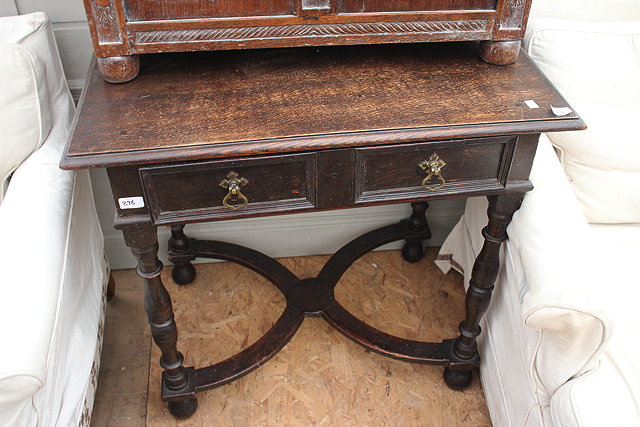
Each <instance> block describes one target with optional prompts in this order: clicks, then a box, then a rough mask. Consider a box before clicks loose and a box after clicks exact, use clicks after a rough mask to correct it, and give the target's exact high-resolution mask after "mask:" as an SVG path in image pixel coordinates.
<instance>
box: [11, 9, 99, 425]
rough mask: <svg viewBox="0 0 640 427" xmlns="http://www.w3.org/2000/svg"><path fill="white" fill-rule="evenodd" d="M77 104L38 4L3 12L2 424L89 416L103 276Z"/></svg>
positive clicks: (70, 421)
mask: <svg viewBox="0 0 640 427" xmlns="http://www.w3.org/2000/svg"><path fill="white" fill-rule="evenodd" d="M73 112H74V106H73V101H72V99H71V95H70V93H69V89H68V88H67V84H66V81H65V78H64V75H63V72H62V65H61V63H60V57H59V55H58V52H57V50H56V44H55V40H54V38H53V32H52V29H51V24H50V22H49V20H48V19H47V17H46V16H45V15H44V14H42V13H34V14H30V15H23V16H14V17H4V18H0V181H1V182H0V184H1V187H0V203H1V204H0V225H1V229H2V231H1V232H0V236H2V237H1V244H0V346H1V350H0V425H1V426H36V425H37V426H74V425H87V424H88V423H89V420H90V416H91V408H92V404H93V395H94V392H95V386H96V381H97V372H98V365H99V356H100V347H101V340H100V338H101V335H102V323H103V317H104V315H103V313H104V300H103V294H104V292H103V290H104V288H105V283H106V279H107V278H108V271H107V264H106V262H105V260H104V255H103V252H104V251H103V241H102V233H101V231H100V226H99V224H98V221H97V217H96V212H95V208H94V204H93V197H92V192H91V185H90V182H89V176H88V174H87V172H86V171H84V172H81V173H73V172H70V171H63V170H61V169H59V167H58V164H59V162H60V158H61V155H62V150H63V148H64V145H65V143H66V138H67V136H68V133H69V129H70V126H71V121H72V118H73Z"/></svg>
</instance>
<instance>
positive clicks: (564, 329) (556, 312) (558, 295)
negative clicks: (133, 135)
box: [507, 135, 610, 394]
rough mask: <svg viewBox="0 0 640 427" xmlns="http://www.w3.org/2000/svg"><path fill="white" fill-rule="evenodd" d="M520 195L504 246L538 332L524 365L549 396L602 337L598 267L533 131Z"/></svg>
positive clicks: (587, 364)
mask: <svg viewBox="0 0 640 427" xmlns="http://www.w3.org/2000/svg"><path fill="white" fill-rule="evenodd" d="M531 181H532V182H533V184H534V186H535V189H534V190H533V191H532V192H530V193H529V194H527V196H526V197H525V200H524V202H523V204H522V208H521V209H520V210H519V211H518V212H517V213H516V215H514V218H513V221H512V223H511V225H510V226H509V228H508V230H507V232H508V234H509V243H508V245H509V251H510V254H511V255H512V256H514V257H517V258H518V260H519V261H520V262H521V263H522V266H523V272H524V276H525V277H526V284H527V288H526V289H522V290H521V296H522V306H521V316H522V321H523V322H524V324H525V325H526V326H527V327H528V328H531V329H535V330H537V331H539V333H540V336H539V341H538V345H537V348H535V349H531V350H532V352H533V360H532V362H533V363H532V368H533V370H534V374H535V376H536V377H537V379H538V380H539V381H540V384H541V385H542V386H543V387H544V388H545V389H546V391H547V392H548V393H549V394H553V393H554V392H555V390H557V389H558V387H560V386H561V385H562V384H564V383H565V382H566V381H568V380H569V379H571V378H572V377H574V376H577V375H580V374H582V373H583V372H585V371H587V370H589V369H591V368H592V367H593V366H594V364H595V363H597V360H598V357H599V356H600V354H601V353H602V352H603V350H604V347H605V344H606V342H607V340H608V337H609V335H610V330H609V329H610V322H609V320H608V319H607V317H606V314H605V313H604V311H603V310H602V309H601V306H602V305H601V304H600V296H601V293H602V284H603V283H605V282H604V281H603V278H604V272H603V271H601V269H600V268H599V266H600V263H599V262H598V261H597V259H596V258H595V252H594V251H593V250H592V249H593V247H592V245H591V243H592V242H591V240H590V238H589V235H590V230H589V225H588V223H587V221H586V219H585V217H584V215H583V214H582V210H581V208H580V206H579V204H578V202H577V200H576V199H575V197H574V194H573V191H572V189H571V186H570V184H569V182H568V181H567V179H566V177H565V175H564V173H563V171H562V168H561V167H560V165H559V163H558V159H557V157H556V155H555V153H554V152H553V148H552V146H551V144H550V142H549V140H548V139H547V137H546V136H545V135H542V136H541V140H540V144H539V147H538V152H537V154H536V160H535V164H534V167H533V169H532V171H531Z"/></svg>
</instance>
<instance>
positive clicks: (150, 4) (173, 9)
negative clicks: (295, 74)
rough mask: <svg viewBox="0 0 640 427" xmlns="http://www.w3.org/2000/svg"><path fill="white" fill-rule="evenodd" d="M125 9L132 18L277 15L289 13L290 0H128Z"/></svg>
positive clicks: (134, 19) (135, 19)
mask: <svg viewBox="0 0 640 427" xmlns="http://www.w3.org/2000/svg"><path fill="white" fill-rule="evenodd" d="M126 4H127V12H128V15H129V17H130V20H132V21H139V20H141V21H142V20H154V19H161V20H167V19H184V18H202V17H216V18H229V17H236V16H277V15H290V14H291V12H292V11H291V1H290V0H271V1H256V0H254V1H237V0H217V1H211V0H196V1H184V0H183V1H176V0H128V1H127V3H126Z"/></svg>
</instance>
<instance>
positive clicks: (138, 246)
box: [123, 227, 198, 418]
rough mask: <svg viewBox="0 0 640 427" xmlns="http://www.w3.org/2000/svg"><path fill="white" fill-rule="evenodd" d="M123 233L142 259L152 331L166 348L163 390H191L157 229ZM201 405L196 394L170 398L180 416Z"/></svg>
mask: <svg viewBox="0 0 640 427" xmlns="http://www.w3.org/2000/svg"><path fill="white" fill-rule="evenodd" d="M123 233H124V238H125V242H126V244H127V246H129V248H130V249H131V252H132V253H133V255H134V256H135V257H136V260H137V261H138V268H137V269H136V270H137V273H138V276H140V277H141V278H142V279H144V285H145V286H144V306H145V309H146V312H147V317H148V320H149V325H150V326H151V335H152V336H153V340H154V341H155V343H156V344H157V345H158V347H159V348H160V351H161V352H162V356H161V357H160V366H162V368H163V369H164V372H163V373H162V386H163V390H164V389H165V388H166V389H169V390H171V391H180V390H187V389H189V381H188V377H187V375H186V373H185V369H184V367H183V361H184V358H183V356H182V353H180V352H179V351H178V349H177V347H176V344H177V341H178V329H177V327H176V323H175V321H174V318H173V306H172V305H171V298H170V296H169V293H168V292H167V290H166V288H165V287H164V285H163V284H162V279H161V278H160V272H161V271H162V263H161V262H160V260H159V259H158V239H157V234H156V230H155V228H154V227H145V228H131V229H126V230H124V231H123ZM197 407H198V401H197V399H196V398H195V394H192V395H188V396H187V397H186V398H181V399H179V400H175V401H170V402H169V412H171V414H173V415H174V416H175V417H177V418H187V417H189V416H191V415H193V413H194V412H195V411H196V409H197Z"/></svg>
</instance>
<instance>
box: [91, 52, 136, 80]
mask: <svg viewBox="0 0 640 427" xmlns="http://www.w3.org/2000/svg"><path fill="white" fill-rule="evenodd" d="M96 62H97V63H98V69H99V70H100V74H102V77H103V78H104V79H105V80H106V81H108V82H109V83H125V82H128V81H130V80H133V79H135V78H136V76H137V75H138V73H139V72H140V58H139V57H138V55H127V56H111V57H107V58H96Z"/></svg>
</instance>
